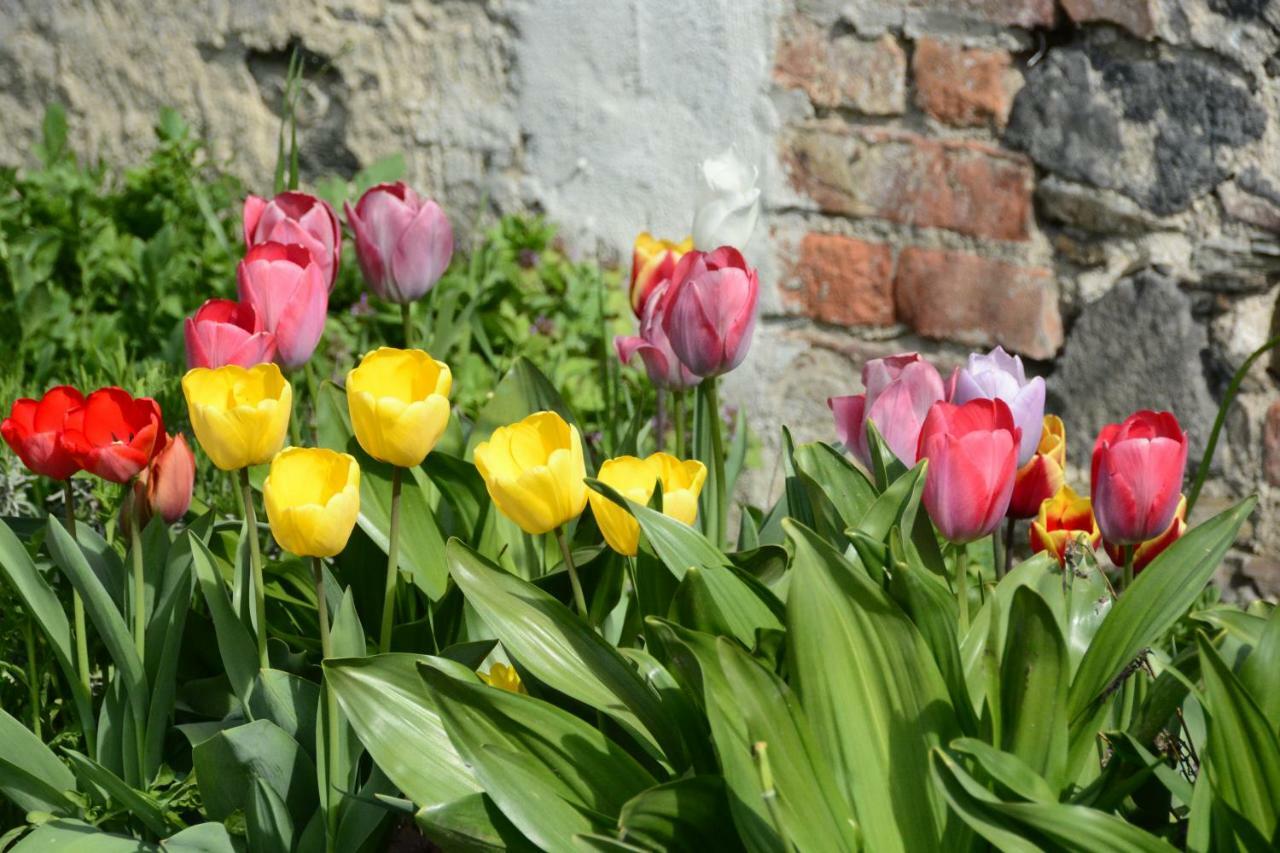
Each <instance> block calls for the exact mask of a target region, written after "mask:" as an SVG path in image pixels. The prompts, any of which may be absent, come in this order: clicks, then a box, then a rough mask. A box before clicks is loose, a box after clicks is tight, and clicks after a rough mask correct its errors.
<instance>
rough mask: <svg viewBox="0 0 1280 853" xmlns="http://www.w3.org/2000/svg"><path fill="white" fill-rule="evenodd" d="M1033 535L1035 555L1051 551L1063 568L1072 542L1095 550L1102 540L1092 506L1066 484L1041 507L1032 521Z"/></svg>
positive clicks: (1032, 543)
mask: <svg viewBox="0 0 1280 853" xmlns="http://www.w3.org/2000/svg"><path fill="white" fill-rule="evenodd" d="M1030 536H1031V550H1032V551H1033V552H1035V553H1037V554H1039V553H1040V552H1041V551H1048V552H1049V553H1051V554H1053V555H1054V556H1055V557H1057V558H1058V565H1061V566H1065V565H1066V564H1067V546H1068V545H1070V544H1071V543H1072V542H1077V543H1079V544H1081V545H1088V546H1089V547H1090V548H1096V547H1098V543H1099V542H1100V541H1102V534H1101V533H1100V532H1099V531H1098V522H1097V521H1096V520H1095V519H1094V517H1093V507H1092V503H1091V502H1090V500H1089V499H1088V498H1087V497H1081V496H1080V495H1077V494H1076V493H1075V490H1073V489H1072V488H1071V487H1070V486H1065V485H1064V486H1062V487H1061V488H1060V489H1058V491H1057V492H1056V493H1054V495H1053V497H1051V498H1049V499H1048V500H1046V501H1044V502H1043V503H1041V504H1040V509H1039V510H1038V511H1037V514H1036V517H1035V520H1034V521H1032V522H1031V533H1030Z"/></svg>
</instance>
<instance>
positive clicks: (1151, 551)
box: [1103, 495, 1187, 577]
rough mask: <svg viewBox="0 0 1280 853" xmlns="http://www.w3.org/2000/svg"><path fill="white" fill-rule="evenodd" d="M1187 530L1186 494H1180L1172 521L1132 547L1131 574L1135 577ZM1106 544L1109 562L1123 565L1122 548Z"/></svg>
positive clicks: (1109, 543)
mask: <svg viewBox="0 0 1280 853" xmlns="http://www.w3.org/2000/svg"><path fill="white" fill-rule="evenodd" d="M1186 532H1187V496H1186V495H1182V496H1180V497H1179V498H1178V508H1177V509H1176V510H1174V513H1173V521H1171V522H1169V526H1168V527H1166V528H1165V529H1164V531H1163V532H1162V533H1160V534H1159V535H1157V536H1156V537H1155V538H1153V539H1148V540H1147V541H1145V542H1139V543H1138V544H1137V545H1136V546H1135V547H1134V549H1133V574H1134V576H1135V577H1136V576H1137V574H1138V573H1139V572H1141V571H1142V570H1143V569H1145V568H1146V567H1147V566H1148V565H1149V564H1150V563H1151V561H1152V560H1154V559H1155V558H1156V557H1159V556H1160V555H1161V554H1162V553H1163V552H1164V549H1165V548H1168V547H1169V546H1170V545H1172V544H1173V543H1174V542H1177V541H1178V540H1179V539H1181V538H1182V534H1184V533H1186ZM1103 545H1105V546H1106V549H1107V556H1108V557H1110V558H1111V562H1113V563H1115V564H1116V565H1117V566H1123V565H1124V548H1123V547H1122V546H1120V545H1116V544H1113V543H1111V542H1104V543H1103Z"/></svg>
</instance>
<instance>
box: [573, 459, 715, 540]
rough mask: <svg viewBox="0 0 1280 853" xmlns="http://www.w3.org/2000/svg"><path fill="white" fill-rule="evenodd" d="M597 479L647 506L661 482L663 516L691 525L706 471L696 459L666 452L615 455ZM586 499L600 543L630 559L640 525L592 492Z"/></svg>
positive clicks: (629, 514) (606, 463)
mask: <svg viewBox="0 0 1280 853" xmlns="http://www.w3.org/2000/svg"><path fill="white" fill-rule="evenodd" d="M597 479H599V480H600V482H602V483H604V484H605V485H606V486H609V487H611V488H612V489H613V490H614V491H616V492H618V493H619V494H620V495H622V496H623V497H625V498H627V499H628V500H631V501H634V502H636V503H638V504H647V503H648V502H649V499H650V498H652V497H653V491H654V489H655V488H656V487H657V485H658V483H661V484H662V512H663V514H664V515H667V516H669V517H671V518H674V519H675V520H676V521H679V522H680V523H681V524H688V525H692V524H693V522H694V520H695V519H697V517H698V495H699V494H701V493H702V486H703V484H704V483H705V482H706V480H707V468H706V466H705V465H703V464H702V463H701V462H699V461H697V460H696V459H689V460H684V461H682V460H680V459H677V458H676V457H674V456H672V455H671V454H669V453H654V454H651V455H650V456H648V457H646V458H644V459H638V458H636V457H635V456H619V457H617V458H615V459H610V460H608V461H606V462H605V463H604V464H603V465H601V466H600V473H599V475H598V477H597ZM587 499H588V500H589V501H590V502H591V512H592V513H593V514H594V515H595V517H596V523H597V524H598V525H599V526H600V532H601V533H603V534H604V541H605V542H607V543H608V544H609V547H610V548H612V549H613V550H614V551H617V552H618V553H619V554H623V555H625V556H633V555H634V554H635V553H636V551H637V550H638V548H639V545H640V525H639V523H637V522H636V520H635V518H633V517H632V515H631V513H629V512H627V510H625V509H623V508H622V507H620V506H618V505H617V504H615V503H614V502H613V501H611V500H609V499H608V498H607V497H605V496H604V495H601V494H598V493H596V492H594V491H592V492H588V493H587Z"/></svg>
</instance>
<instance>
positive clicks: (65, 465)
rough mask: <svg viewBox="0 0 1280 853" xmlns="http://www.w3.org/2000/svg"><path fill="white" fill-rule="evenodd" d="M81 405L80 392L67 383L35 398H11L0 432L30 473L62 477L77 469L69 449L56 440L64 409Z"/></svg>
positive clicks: (81, 395)
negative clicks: (37, 398) (10, 405)
mask: <svg viewBox="0 0 1280 853" xmlns="http://www.w3.org/2000/svg"><path fill="white" fill-rule="evenodd" d="M83 404H84V395H83V394H81V393H80V392H79V391H77V390H76V389H75V388H72V387H71V386H70V385H59V386H57V387H55V388H50V389H49V390H48V391H46V392H45V393H44V396H43V397H41V398H40V399H39V400H31V399H26V398H24V399H21V400H14V402H13V406H12V407H11V408H10V409H9V417H7V418H5V419H4V421H3V422H2V423H0V434H2V435H3V436H4V440H5V442H6V443H7V444H8V445H9V447H10V448H12V450H13V452H14V453H16V454H17V456H18V458H19V459H21V460H22V464H23V465H26V466H27V468H28V469H29V470H30V471H31V472H32V473H34V474H39V475H41V476H43V477H48V478H49V479H51V480H66V479H68V478H69V477H70V476H71V475H72V474H74V473H75V472H77V471H79V470H80V463H79V462H77V461H76V458H75V456H73V455H72V453H71V450H70V449H69V448H68V447H65V446H64V445H63V443H62V441H61V440H60V437H61V435H62V429H63V423H64V422H65V421H66V417H67V412H69V411H71V410H72V409H75V408H78V407H79V406H81V405H83Z"/></svg>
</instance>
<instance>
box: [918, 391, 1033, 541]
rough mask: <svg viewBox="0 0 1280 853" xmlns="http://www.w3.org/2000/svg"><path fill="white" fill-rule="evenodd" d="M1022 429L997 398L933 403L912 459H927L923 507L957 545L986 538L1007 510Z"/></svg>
mask: <svg viewBox="0 0 1280 853" xmlns="http://www.w3.org/2000/svg"><path fill="white" fill-rule="evenodd" d="M1021 439H1022V431H1021V430H1020V429H1019V428H1018V427H1017V426H1016V425H1015V424H1014V422H1013V413H1012V412H1011V411H1010V410H1009V406H1008V405H1007V404H1006V403H1005V402H1004V401H1003V400H998V399H997V400H988V399H985V398H979V399H976V400H970V401H969V402H968V403H965V404H964V405H962V406H957V405H954V404H952V403H935V404H934V406H933V408H931V409H930V410H929V414H928V416H927V417H926V418H925V420H924V427H923V428H922V429H921V430H920V446H919V450H918V452H917V457H918V458H920V459H927V460H929V467H928V469H927V471H926V473H925V481H924V505H925V509H927V510H928V511H929V517H930V518H932V519H933V523H934V525H936V526H937V528H938V531H939V532H940V533H941V534H942V535H943V537H944V538H946V539H947V541H949V542H954V543H957V544H961V543H964V542H972V541H973V540H975V539H981V538H982V537H983V536H987V535H989V534H990V533H991V532H992V531H993V530H995V529H996V527H998V526H999V525H1000V522H1001V520H1003V519H1004V515H1005V512H1006V511H1007V510H1008V509H1009V498H1010V496H1011V495H1012V494H1013V478H1014V474H1015V473H1016V472H1017V470H1018V442H1019V441H1021Z"/></svg>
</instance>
